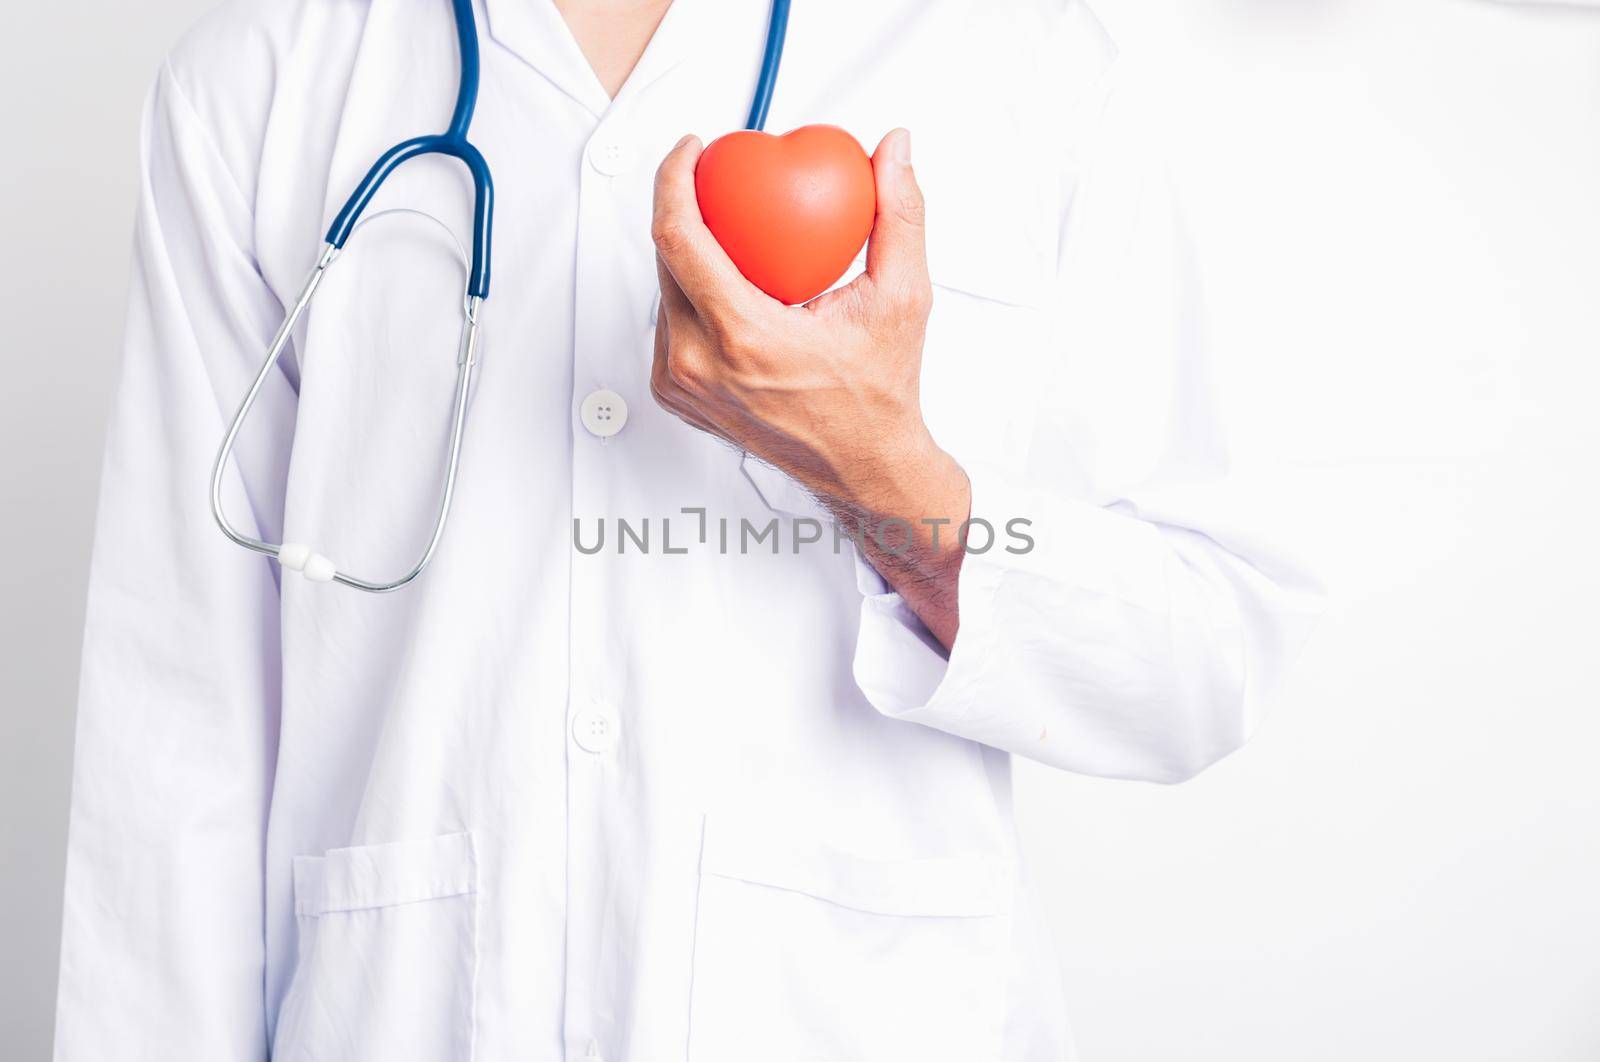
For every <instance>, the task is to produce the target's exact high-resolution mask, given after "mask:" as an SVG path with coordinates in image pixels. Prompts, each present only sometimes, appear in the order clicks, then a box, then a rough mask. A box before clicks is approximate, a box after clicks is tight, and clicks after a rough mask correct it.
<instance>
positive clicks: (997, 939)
mask: <svg viewBox="0 0 1600 1062" xmlns="http://www.w3.org/2000/svg"><path fill="white" fill-rule="evenodd" d="M1008 867H1009V864H1008V862H1007V861H1006V860H1004V859H1003V858H1002V857H999V856H992V855H988V854H977V855H959V856H940V857H935V858H919V859H909V860H876V859H868V858H862V857H859V856H854V855H849V854H846V853H844V852H840V851H835V850H832V849H830V848H828V847H826V846H824V845H822V844H818V843H809V842H806V841H803V840H797V839H796V837H795V836H794V834H793V833H792V832H791V831H788V830H784V831H777V830H774V829H773V828H772V827H771V825H770V824H765V825H763V824H748V825H747V824H743V823H738V822H728V821H720V820H718V821H708V822H707V824H706V834H705V840H704V847H703V849H702V852H701V862H700V897H699V905H698V915H697V921H696V925H695V951H694V970H693V984H692V989H691V1003H690V1021H689V1062H748V1060H749V1059H753V1058H759V1059H761V1060H762V1062H802V1060H803V1062H814V1060H816V1059H823V1058H825V1059H828V1060H829V1062H857V1060H859V1062H881V1060H883V1059H900V1058H906V1059H913V1058H914V1059H917V1060H918V1062H988V1060H997V1059H998V1058H999V1057H1000V1050H1001V1023H1002V1014H1003V1006H1004V996H1003V986H1004V984H1005V966H1004V960H1003V955H1004V945H1005V940H1006V934H1007V932H1008V922H1009V903H1008V897H1009V895H1010V892H1009V887H1008V884H1007V883H1008V881H1009V873H1008Z"/></svg>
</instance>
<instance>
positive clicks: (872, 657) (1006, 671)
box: [854, 93, 1320, 782]
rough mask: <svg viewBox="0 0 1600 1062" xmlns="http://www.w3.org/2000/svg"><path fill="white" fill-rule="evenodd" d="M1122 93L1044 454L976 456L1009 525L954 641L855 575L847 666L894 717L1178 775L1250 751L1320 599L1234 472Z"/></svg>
mask: <svg viewBox="0 0 1600 1062" xmlns="http://www.w3.org/2000/svg"><path fill="white" fill-rule="evenodd" d="M1110 95H1111V102H1110V103H1107V104H1106V106H1105V111H1104V115H1103V120H1102V121H1101V122H1100V123H1098V126H1099V131H1098V132H1096V133H1094V134H1093V139H1092V147H1091V148H1090V150H1089V154H1088V157H1087V158H1086V159H1085V160H1084V161H1083V162H1082V163H1081V164H1080V166H1079V168H1078V169H1077V170H1076V171H1075V172H1074V173H1073V175H1072V177H1071V189H1070V207H1069V208H1068V209H1067V211H1066V214H1065V220H1064V221H1063V231H1062V240H1061V252H1060V258H1059V268H1058V287H1057V303H1058V306H1057V312H1058V315H1059V319H1060V325H1059V327H1057V328H1055V329H1054V330H1053V331H1054V332H1055V334H1056V335H1058V336H1059V337H1060V349H1056V350H1051V351H1049V352H1048V356H1047V357H1046V358H1045V359H1044V360H1042V361H1041V364H1040V368H1039V371H1038V373H1037V376H1036V379H1037V381H1038V386H1037V387H1036V388H1034V389H1033V391H1034V393H1036V394H1038V395H1039V396H1040V397H1039V399H1038V401H1039V408H1038V409H1037V411H1036V422H1035V428H1034V431H1033V433H1032V439H1033V443H1032V446H1031V448H1030V452H1029V454H1028V456H1027V458H1026V460H1024V461H1019V462H1017V463H1016V464H1014V465H1006V464H984V463H982V462H978V461H974V462H970V463H964V464H965V468H966V471H967V473H968V476H969V479H970V481H971V486H972V515H973V516H974V517H975V518H981V519H982V520H984V521H986V522H987V525H988V526H989V527H992V529H993V530H992V532H990V531H988V530H986V529H985V527H984V525H981V524H979V525H975V526H974V528H973V530H972V531H971V533H970V535H969V538H968V542H969V545H970V546H971V547H972V548H973V549H977V548H981V547H983V546H984V545H985V544H986V543H988V542H989V541H990V540H991V539H992V541H993V545H992V546H990V548H988V549H987V550H986V551H984V552H981V553H970V552H969V554H968V555H967V556H966V557H965V558H964V559H963V564H962V569H961V573H960V578H959V587H958V607H959V613H960V630H959V633H958V635H957V638H956V641H955V644H954V646H953V647H952V650H951V652H950V653H949V654H948V657H947V656H946V654H944V653H943V651H942V650H941V648H940V646H939V645H938V644H937V643H936V642H935V641H934V639H933V638H932V637H931V636H930V635H929V634H928V632H927V631H926V629H925V628H924V627H923V626H922V624H921V623H920V622H919V621H918V620H917V617H916V616H915V614H914V613H913V612H912V611H911V610H910V608H909V607H908V606H907V604H906V603H905V601H903V600H902V599H901V597H900V596H899V595H898V594H896V593H893V592H892V590H891V588H889V587H888V586H887V585H886V584H885V583H884V582H883V581H882V580H881V579H879V578H877V577H876V573H875V572H872V571H871V570H870V569H867V568H866V567H865V565H864V563H863V564H861V567H860V568H859V569H858V573H857V575H858V587H859V588H860V589H862V591H863V601H862V606H861V627H860V634H859V638H858V642H857V647H856V654H855V659H854V672H855V678H856V682H857V685H858V686H859V687H860V689H861V690H862V691H863V693H864V694H865V695H866V697H867V698H868V700H869V701H870V702H871V703H872V704H873V705H874V707H876V708H877V709H878V710H879V711H880V712H882V713H883V714H885V715H888V716H891V717H893V718H896V719H901V720H905V721H908V722H914V723H920V724H925V725H927V726H931V727H934V728H937V729H939V730H943V731H946V732H949V733H951V734H955V735H958V736H960V737H964V738H968V739H971V740H973V741H977V742H981V743H983V744H986V745H990V746H993V747H995V748H998V749H1003V750H1005V751H1008V752H1012V753H1016V754H1018V755H1022V756H1027V757H1030V758H1033V759H1036V760H1040V761H1043V762H1045V763H1047V764H1051V765H1054V766H1057V767H1062V768H1065V769H1068V770H1072V771H1076V772H1080V773H1084V774H1090V775H1097V776H1103V777H1114V778H1127V779H1138V780H1145V781H1155V782H1177V781H1182V780H1184V779H1187V778H1189V777H1192V776H1193V775H1195V774H1196V773H1198V772H1199V771H1201V770H1202V769H1204V768H1205V767H1207V766H1208V765H1210V764H1212V763H1214V762H1215V761H1217V760H1218V759H1220V758H1221V757H1223V756H1225V755H1226V754H1228V753H1229V752H1231V751H1233V750H1234V749H1236V748H1238V747H1239V746H1240V745H1241V744H1243V742H1244V741H1245V739H1246V738H1247V736H1248V735H1249V734H1250V732H1251V730H1252V729H1253V728H1254V726H1255V724H1256V722H1257V721H1258V719H1259V718H1260V715H1261V712H1262V708H1263V706H1264V704H1265V702H1266V700H1267V698H1268V695H1269V694H1270V693H1271V692H1272V690H1273V688H1274V686H1275V685H1277V683H1278V680H1279V678H1280V677H1281V676H1282V674H1283V672H1284V670H1285V668H1286V666H1287V664H1288V663H1289V662H1290V661H1291V659H1292V658H1293V657H1294V656H1295V655H1296V652H1297V650H1298V648H1299V646H1300V645H1301V643H1302V641H1303V640H1304V638H1305V636H1306V635H1307V634H1308V633H1309V630H1310V626H1311V623H1312V621H1313V618H1314V617H1315V615H1316V614H1317V612H1318V610H1319V607H1320V592H1319V590H1318V588H1317V586H1316V584H1315V583H1314V581H1313V580H1312V579H1311V578H1310V577H1309V576H1307V575H1306V574H1305V572H1304V570H1303V568H1302V566H1301V565H1300V564H1299V563H1298V562H1296V561H1294V560H1291V559H1290V558H1289V557H1288V556H1286V555H1285V554H1284V553H1283V552H1282V551H1281V550H1280V549H1279V548H1277V547H1276V546H1274V545H1272V544H1270V543H1269V542H1268V541H1267V540H1266V538H1267V536H1265V535H1263V534H1262V529H1263V528H1264V527H1270V526H1271V521H1270V519H1269V517H1270V508H1269V507H1270V504H1271V498H1270V496H1269V494H1268V493H1267V490H1266V488H1264V487H1262V486H1261V485H1260V484H1259V483H1257V484H1256V485H1252V483H1251V481H1250V479H1249V477H1245V476H1242V475H1239V474H1238V473H1237V470H1235V469H1232V468H1230V464H1231V463H1230V461H1229V458H1228V453H1227V450H1228V446H1227V441H1226V436H1225V433H1224V432H1223V430H1222V427H1223V426H1222V424H1221V421H1220V418H1219V417H1218V415H1217V402H1216V400H1215V398H1216V392H1217V386H1216V379H1215V377H1214V373H1213V372H1212V365H1211V361H1210V358H1209V357H1208V351H1207V347H1206V343H1205V336H1204V329H1203V323H1202V320H1201V296H1200V291H1199V285H1198V280H1197V276H1196V270H1195V264H1194V256H1193V255H1192V254H1191V253H1190V247H1189V243H1188V241H1187V239H1186V238H1185V233H1184V227H1183V225H1182V224H1181V223H1180V220H1179V212H1178V210H1177V208H1176V202H1177V200H1176V197H1175V196H1174V195H1173V194H1172V185H1171V182H1170V181H1169V180H1167V179H1166V177H1165V170H1164V166H1163V165H1162V163H1161V161H1160V156H1159V155H1158V154H1157V153H1156V152H1154V151H1153V150H1152V149H1151V145H1152V140H1151V138H1150V135H1149V123H1148V121H1147V120H1146V119H1145V118H1143V117H1142V116H1143V115H1145V114H1146V113H1147V111H1146V110H1145V108H1144V107H1143V106H1142V105H1139V104H1137V103H1130V104H1129V105H1128V107H1127V108H1126V109H1125V108H1123V107H1122V106H1119V104H1118V102H1117V99H1116V96H1115V94H1114V93H1111V94H1110ZM956 456H957V457H958V458H959V457H960V456H961V455H960V454H957V455H956ZM1014 521H1023V522H1022V523H1014ZM858 563H860V562H859V561H858Z"/></svg>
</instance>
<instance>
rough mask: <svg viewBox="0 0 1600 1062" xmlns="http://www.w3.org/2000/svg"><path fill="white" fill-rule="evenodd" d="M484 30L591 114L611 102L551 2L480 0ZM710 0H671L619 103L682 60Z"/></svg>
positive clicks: (701, 30) (699, 33) (699, 35)
mask: <svg viewBox="0 0 1600 1062" xmlns="http://www.w3.org/2000/svg"><path fill="white" fill-rule="evenodd" d="M485 3H486V5H487V7H488V13H489V34H490V36H491V37H492V38H493V39H494V41H495V42H496V43H498V44H499V45H501V46H503V47H505V48H506V49H508V50H509V51H511V52H512V53H513V54H515V55H516V56H517V57H518V58H520V59H521V60H522V61H523V62H525V63H527V64H528V65H529V66H531V67H533V68H534V69H535V70H537V71H538V72H539V73H540V74H542V75H543V76H544V77H545V78H546V79H547V80H549V81H550V83H551V84H553V85H555V86H556V87H557V88H558V89H560V90H561V91H562V92H564V93H566V94H567V95H568V96H570V97H572V99H574V100H575V101H577V102H578V103H579V104H580V105H582V106H583V107H584V108H585V109H587V110H588V111H589V112H590V113H591V114H593V115H594V116H595V117H596V118H599V117H601V116H602V115H604V114H605V113H606V111H607V110H609V109H610V108H611V106H612V101H611V99H610V97H608V96H607V95H606V91H605V88H604V87H603V86H602V85H601V84H600V80H599V78H597V77H595V73H594V69H593V68H592V67H591V66H590V65H589V61H588V59H586V58H585V57H584V55H583V50H582V49H581V48H579V47H578V42H577V40H576V39H575V38H574V37H573V36H572V31H571V30H570V29H568V28H567V24H566V21H565V20H564V19H563V18H562V17H561V12H560V11H558V10H556V5H555V2H554V0H485ZM716 6H717V5H716V2H715V0H673V4H672V6H671V7H669V8H668V9H667V14H666V16H665V17H664V18H663V19H662V20H661V25H660V26H658V27H657V28H656V32H655V35H654V36H653V37H652V38H651V40H650V44H649V47H647V48H646V49H645V53H644V55H643V56H641V57H640V59H639V64H638V66H636V67H635V68H634V71H633V73H632V75H630V76H629V78H628V82H627V84H626V85H624V86H623V88H622V91H621V93H620V94H619V95H618V97H617V102H618V103H622V102H624V101H626V100H627V99H628V98H629V97H631V96H633V95H635V94H637V93H638V92H641V91H643V90H644V89H645V88H646V87H647V86H649V84H650V83H651V82H653V81H655V80H656V79H657V78H659V77H660V76H661V75H662V74H665V73H666V72H667V71H669V70H671V69H672V68H674V67H676V66H677V65H678V64H680V63H682V62H683V61H684V60H685V59H687V58H688V57H689V56H690V55H691V54H693V53H694V51H695V50H696V49H697V48H698V47H699V45H700V43H701V42H702V41H703V40H704V39H705V36H706V33H707V32H708V31H709V30H710V28H711V27H710V25H709V22H710V18H711V14H712V9H713V8H715V7H716Z"/></svg>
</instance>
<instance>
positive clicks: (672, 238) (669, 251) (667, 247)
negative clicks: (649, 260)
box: [650, 214, 689, 258]
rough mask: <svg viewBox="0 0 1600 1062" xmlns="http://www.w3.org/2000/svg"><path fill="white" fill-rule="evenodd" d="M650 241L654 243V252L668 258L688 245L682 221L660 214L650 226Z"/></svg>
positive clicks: (672, 216)
mask: <svg viewBox="0 0 1600 1062" xmlns="http://www.w3.org/2000/svg"><path fill="white" fill-rule="evenodd" d="M650 239H651V240H653V241H654V242H655V245H656V250H658V251H660V252H661V253H662V255H664V256H666V257H669V258H670V257H673V256H675V255H676V254H678V252H680V251H682V250H683V249H684V248H685V247H686V246H687V245H688V242H689V230H688V229H686V228H684V225H683V221H682V219H680V218H678V217H676V216H674V215H672V214H660V215H657V217H656V219H655V221H654V222H652V223H651V225H650Z"/></svg>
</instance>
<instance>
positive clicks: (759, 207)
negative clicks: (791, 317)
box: [694, 125, 878, 306]
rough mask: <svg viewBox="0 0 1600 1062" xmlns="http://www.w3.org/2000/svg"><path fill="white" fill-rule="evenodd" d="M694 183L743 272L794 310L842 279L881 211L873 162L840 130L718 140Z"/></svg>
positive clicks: (710, 223) (708, 218) (711, 223)
mask: <svg viewBox="0 0 1600 1062" xmlns="http://www.w3.org/2000/svg"><path fill="white" fill-rule="evenodd" d="M694 183H695V193H696V195H697V196H698V198H699V200H700V214H701V216H702V217H704V218H705V222H706V227H707V228H709V229H710V230H711V233H712V235H714V236H715V237H716V238H717V242H718V243H720V244H722V249H723V250H725V251H727V252H728V257H729V258H731V259H733V264H734V265H736V266H738V267H739V272H741V273H743V274H744V275H745V277H746V278H748V279H749V281H750V282H751V283H752V284H754V285H755V286H756V287H758V288H760V289H761V290H762V291H764V292H766V293H767V294H768V295H771V296H772V297H773V298H775V299H779V300H781V301H782V302H785V303H788V304H789V305H791V306H794V305H797V304H799V303H802V302H806V301H808V300H810V299H814V298H816V297H817V296H818V295H821V294H822V293H823V292H824V291H827V290H828V288H830V287H832V286H833V284H834V282H835V281H837V280H838V279H839V278H840V277H842V276H844V273H845V270H847V269H849V268H850V263H851V262H852V261H854V259H855V257H856V255H857V254H859V253H860V251H861V248H862V246H863V245H864V244H865V243H866V242H867V237H868V236H869V235H871V233H872V222H873V218H874V217H875V216H876V214H877V207H878V196H877V190H876V185H875V184H874V183H873V178H872V160H871V159H869V158H868V157H867V153H866V152H865V151H862V150H861V145H860V144H858V143H856V139H855V137H853V136H851V135H850V134H849V133H847V132H845V131H844V130H843V129H840V128H839V127H838V126H834V125H807V126H802V127H801V128H799V129H796V130H795V131H794V132H792V133H787V134H785V135H783V136H771V135H769V134H767V133H756V132H749V131H745V132H739V133H729V134H728V135H727V136H724V137H719V138H717V139H716V140H713V141H712V142H711V143H710V144H709V145H707V147H706V149H705V152H704V153H703V154H702V155H701V156H700V163H699V166H698V168H697V169H696V171H695V179H694Z"/></svg>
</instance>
